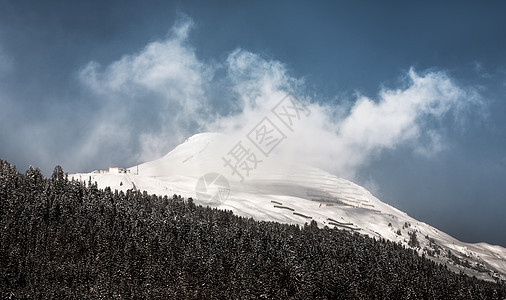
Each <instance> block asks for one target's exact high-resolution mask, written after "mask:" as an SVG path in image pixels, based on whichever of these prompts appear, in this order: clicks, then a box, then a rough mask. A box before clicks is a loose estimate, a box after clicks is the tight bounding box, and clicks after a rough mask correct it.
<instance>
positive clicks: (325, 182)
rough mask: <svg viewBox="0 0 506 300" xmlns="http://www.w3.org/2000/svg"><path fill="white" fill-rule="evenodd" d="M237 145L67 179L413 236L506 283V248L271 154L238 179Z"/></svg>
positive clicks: (447, 259) (429, 249)
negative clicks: (233, 162) (462, 235)
mask: <svg viewBox="0 0 506 300" xmlns="http://www.w3.org/2000/svg"><path fill="white" fill-rule="evenodd" d="M237 142H238V140H237V139H234V138H230V137H227V136H225V135H221V134H216V133H203V134H197V135H195V136H192V137H191V138H189V139H188V140H186V141H185V142H184V143H183V144H181V145H179V146H177V147H176V148H175V149H174V150H172V151H171V152H169V153H168V154H167V155H165V156H164V157H162V158H160V159H158V160H155V161H151V162H147V163H144V164H141V165H138V166H134V167H131V168H129V169H128V172H127V173H120V174H96V173H78V174H72V175H70V177H73V178H74V179H77V180H82V181H88V180H89V178H90V177H91V180H92V181H93V182H97V184H98V186H99V187H101V188H103V187H106V186H109V187H111V188H112V189H118V190H123V191H126V190H128V189H135V190H142V191H147V192H148V193H151V194H157V195H168V196H172V195H174V194H178V195H182V196H184V197H193V198H194V201H195V203H197V204H202V205H209V206H212V207H217V208H220V209H228V210H232V211H233V212H234V213H235V214H237V215H240V216H245V217H253V218H254V219H256V220H265V221H277V222H282V223H291V224H300V225H302V224H304V223H306V222H307V223H309V222H311V221H312V220H314V221H316V222H317V223H318V225H319V226H321V227H323V226H329V227H337V228H340V229H344V230H350V231H356V232H359V233H361V234H366V235H369V236H371V237H376V238H384V239H388V240H391V241H394V242H398V243H402V244H403V245H406V246H407V247H409V245H408V242H409V240H410V234H412V233H416V237H417V240H418V242H419V246H418V247H412V248H415V249H417V251H418V253H419V254H420V255H422V254H425V255H426V257H428V258H430V259H432V260H434V261H437V262H442V263H446V264H447V265H448V267H449V268H450V269H452V270H454V271H459V270H462V271H464V272H466V273H467V274H469V275H475V276H477V277H479V278H483V279H489V280H490V279H495V278H501V279H503V280H506V249H505V248H503V247H500V246H493V245H489V244H486V243H477V244H469V243H463V242H460V241H458V240H457V239H455V238H453V237H451V236H449V235H448V234H446V233H444V232H441V231H439V230H437V229H436V228H434V227H432V226H430V225H428V224H426V223H423V222H420V221H417V220H415V219H413V218H411V217H410V216H408V215H407V214H406V213H404V212H402V211H400V210H398V209H396V208H394V207H392V206H390V205H388V204H386V203H383V202H381V201H380V200H379V199H377V198H376V197H374V196H373V195H372V194H371V193H370V192H369V191H367V190H366V189H364V188H363V187H361V186H359V185H357V184H354V183H353V182H351V181H348V180H345V179H342V178H338V177H336V176H334V175H332V174H330V173H328V172H325V171H323V170H320V169H316V168H312V167H308V166H304V165H300V164H297V163H294V162H292V161H289V160H286V159H284V158H283V157H276V156H275V155H270V156H269V157H262V161H261V162H257V167H256V168H255V169H252V170H250V173H249V176H245V177H244V180H243V181H241V178H240V177H239V176H238V175H237V174H234V173H233V171H232V168H231V167H230V166H227V165H226V164H225V160H224V158H226V159H229V158H230V157H231V153H233V152H234V151H233V149H234V147H235V146H237ZM249 150H250V152H252V150H251V149H249ZM236 154H237V153H236ZM245 157H249V156H245ZM249 164H250V166H251V165H252V160H250V161H249ZM220 174H221V176H220ZM204 175H205V176H204ZM206 188H207V190H206ZM214 196H216V197H214ZM449 251H450V252H449Z"/></svg>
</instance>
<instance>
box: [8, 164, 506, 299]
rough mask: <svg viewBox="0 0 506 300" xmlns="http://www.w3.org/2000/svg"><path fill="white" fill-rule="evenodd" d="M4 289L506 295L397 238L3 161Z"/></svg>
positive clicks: (56, 293)
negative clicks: (257, 216)
mask: <svg viewBox="0 0 506 300" xmlns="http://www.w3.org/2000/svg"><path fill="white" fill-rule="evenodd" d="M0 205H1V207H0V233H1V236H0V274H1V278H0V298H1V299H11V298H12V299H19V298H28V299H37V298H44V299H46V298H48V299H49V298H78V299H87V298H88V299H96V298H101V299H102V298H103V299H110V298H121V299H124V298H143V299H147V298H150V299H151V298H160V299H228V298H233V299H253V298H265V299H505V298H506V286H505V285H504V283H493V282H486V281H481V280H478V279H476V278H471V277H468V276H466V275H463V274H456V273H453V272H451V271H449V270H448V269H446V268H445V266H442V265H438V264H435V263H434V262H432V261H429V260H427V259H425V258H422V257H419V256H418V255H417V254H416V253H415V252H414V251H413V250H410V249H406V248H404V247H402V246H400V245H398V244H395V243H392V242H389V241H385V240H375V239H372V238H369V237H365V236H362V235H358V234H352V233H350V232H347V231H343V230H338V229H329V228H323V229H319V228H318V227H317V226H316V223H314V222H313V223H311V224H308V225H306V226H303V227H299V226H294V225H286V224H279V223H273V222H258V221H254V220H253V219H248V218H242V217H238V216H235V215H233V214H232V212H230V211H222V210H217V209H211V208H207V207H201V206H197V205H195V204H194V203H193V201H192V200H191V199H187V200H185V199H182V198H181V197H177V196H174V197H172V198H169V197H158V196H154V195H148V194H146V193H141V192H136V191H128V192H127V193H123V192H119V193H118V192H116V191H111V190H110V189H105V190H99V189H98V188H97V186H96V184H93V183H91V182H89V183H81V182H76V181H69V180H68V179H67V178H66V175H65V174H64V172H63V170H62V168H61V167H56V168H55V170H54V172H53V175H52V176H51V177H50V178H44V177H43V176H42V175H41V173H40V171H39V170H38V169H33V168H30V169H29V170H28V171H27V172H26V173H25V174H21V173H19V172H17V171H16V168H15V167H14V166H12V165H10V164H8V163H6V162H3V161H1V160H0Z"/></svg>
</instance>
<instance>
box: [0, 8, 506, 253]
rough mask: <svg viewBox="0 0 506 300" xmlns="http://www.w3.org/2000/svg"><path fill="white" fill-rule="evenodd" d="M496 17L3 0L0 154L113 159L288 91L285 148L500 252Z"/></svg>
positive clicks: (502, 154) (505, 183) (249, 112)
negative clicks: (292, 122)
mask: <svg viewBox="0 0 506 300" xmlns="http://www.w3.org/2000/svg"><path fill="white" fill-rule="evenodd" d="M504 15H506V4H504V3H503V2H499V1H490V2H480V3H478V2H471V1H445V2H444V3H440V2H438V1H424V2H418V3H413V2H406V1H383V2H379V1H341V2H338V3H334V2H331V1H329V2H323V1H322V2H318V3H306V2H302V1H301V2H294V1H277V2H276V3H269V2H267V1H265V2H254V3H253V2H239V1H222V2H214V3H210V2H209V3H208V2H202V3H199V2H190V1H181V2H168V1H147V2H146V1H143V2H140V1H137V2H136V1H121V2H120V1H108V2H107V3H102V2H98V1H96V2H94V1H87V2H86V3H85V2H80V1H44V2H41V1H23V2H21V1H1V2H0V157H1V158H2V159H5V160H7V161H9V162H11V163H14V164H16V165H17V166H18V169H19V170H25V169H26V168H27V167H28V166H29V165H30V164H32V165H35V166H39V167H41V168H42V170H43V171H44V173H45V174H50V172H51V170H52V168H53V167H54V166H55V165H57V164H60V165H62V166H63V167H64V168H65V170H66V171H68V172H74V171H91V170H94V169H98V168H104V167H107V166H108V165H121V166H129V165H133V164H136V163H140V162H143V161H146V160H149V159H153V158H156V157H159V156H160V155H163V154H165V153H166V152H168V151H169V150H170V149H171V148H172V147H174V146H175V145H177V144H179V143H180V142H182V141H184V140H185V139H186V138H187V137H188V136H190V135H192V134H194V133H197V132H200V131H207V130H221V131H225V132H227V130H230V128H232V127H234V126H240V124H241V122H243V121H244V120H248V118H253V119H254V116H255V110H256V109H257V108H256V107H258V106H259V105H260V104H261V103H262V99H264V98H268V97H270V96H271V95H273V94H276V93H277V92H279V91H284V90H287V91H290V92H292V93H295V94H296V95H297V96H299V97H300V98H301V99H304V101H307V103H308V105H310V107H311V109H312V112H313V114H312V116H313V118H312V119H311V122H312V123H311V124H307V126H306V127H307V128H308V129H307V130H306V131H303V130H301V131H300V132H299V138H300V139H299V141H303V143H304V145H305V147H304V148H305V149H306V151H308V152H306V153H303V152H300V151H299V150H297V151H295V150H294V152H293V153H292V154H294V155H299V156H296V157H299V158H300V157H303V156H304V157H306V156H311V155H309V154H311V153H312V154H313V155H312V156H314V157H316V156H318V157H319V158H320V159H319V160H317V159H313V160H311V161H309V162H308V163H312V164H314V165H316V166H319V167H322V168H324V169H326V170H328V171H331V172H333V173H336V174H337V175H340V176H343V177H347V178H350V179H353V180H354V181H356V182H357V183H359V184H361V185H364V186H365V187H367V188H369V189H370V190H372V191H373V192H374V193H375V194H376V195H377V196H378V197H379V198H380V199H381V200H383V201H385V202H387V203H390V204H393V205H394V206H396V207H398V208H399V209H401V210H403V211H406V212H407V213H408V214H410V215H411V216H413V217H415V218H417V219H419V220H422V221H425V222H427V223H429V224H431V225H433V226H435V227H437V228H440V229H442V230H444V231H446V232H448V233H450V234H452V235H453V236H455V237H457V238H459V239H461V240H463V241H468V242H479V241H486V242H489V243H494V244H500V245H503V246H506V236H505V235H504V228H506V218H505V217H504V216H505V215H506V99H505V95H506V54H505V53H506V38H505V37H506V21H505V20H504V17H503V16H504ZM292 146H293V148H297V147H296V146H294V145H292ZM299 148H300V147H299ZM285 150H286V151H289V150H290V149H285ZM326 162H327V163H326Z"/></svg>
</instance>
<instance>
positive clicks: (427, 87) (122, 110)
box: [80, 18, 479, 177]
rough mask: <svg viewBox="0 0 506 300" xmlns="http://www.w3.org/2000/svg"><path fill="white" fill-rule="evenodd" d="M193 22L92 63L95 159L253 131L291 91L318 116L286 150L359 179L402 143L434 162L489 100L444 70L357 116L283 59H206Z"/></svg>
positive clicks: (373, 102)
mask: <svg viewBox="0 0 506 300" xmlns="http://www.w3.org/2000/svg"><path fill="white" fill-rule="evenodd" d="M192 26H193V22H192V21H191V20H189V19H188V18H182V19H180V20H179V21H178V22H177V23H176V25H175V27H174V28H173V29H172V31H171V35H170V36H169V37H168V38H167V39H164V40H160V41H156V42H152V43H150V44H148V45H147V46H146V47H145V48H144V49H142V50H141V51H140V52H138V53H136V54H133V55H125V56H123V57H122V58H121V59H119V60H118V61H116V62H113V63H112V64H110V65H108V66H106V67H101V66H100V65H99V64H98V63H96V62H90V63H89V64H88V65H86V66H85V67H84V68H83V69H82V70H81V72H80V78H81V80H82V82H83V83H84V84H86V86H87V87H89V88H90V89H92V90H93V91H94V92H95V93H96V94H97V96H98V97H100V98H101V99H103V100H104V103H103V104H102V106H101V107H102V108H101V111H100V112H99V113H98V114H97V115H98V117H97V119H96V120H95V122H96V123H95V125H94V126H93V127H94V129H93V130H92V133H91V134H90V135H89V138H88V140H86V141H85V144H87V145H88V146H87V148H86V147H85V148H86V149H88V150H86V151H87V153H97V151H100V149H101V148H102V149H103V148H105V146H104V147H102V146H97V145H103V144H104V142H107V141H109V143H118V144H119V145H121V147H122V149H130V150H128V151H130V152H128V151H127V154H128V153H129V155H134V153H135V154H136V155H137V156H136V159H137V160H140V161H145V160H151V159H154V158H156V157H160V156H161V155H163V154H165V153H166V152H167V151H169V150H170V148H171V147H173V146H175V145H176V144H177V143H179V142H181V141H182V140H184V139H186V138H187V137H188V136H189V135H191V134H194V133H197V132H199V131H209V130H210V131H220V132H223V133H226V134H229V135H237V134H244V133H245V132H246V131H249V130H250V129H251V128H252V127H253V126H254V125H255V124H256V123H257V122H259V121H260V120H261V119H262V118H263V117H264V116H267V115H268V114H269V113H270V109H271V108H272V107H273V106H274V105H275V104H276V103H277V102H278V101H279V100H280V99H281V98H282V97H283V95H285V94H286V93H287V92H289V93H292V94H294V95H296V96H297V97H298V98H299V99H301V100H303V101H305V102H306V103H307V105H308V107H309V109H310V110H311V115H310V116H309V117H308V118H305V119H303V120H302V121H301V122H300V123H299V124H298V125H297V127H296V128H295V131H294V133H293V134H292V135H291V137H290V138H289V139H287V140H286V143H283V144H282V145H281V146H280V147H279V149H276V151H278V153H279V154H282V157H284V158H286V159H291V160H298V161H303V162H306V163H310V164H312V165H315V166H318V167H322V168H325V169H327V170H329V171H332V172H335V173H338V174H340V175H343V176H348V177H351V176H353V174H354V172H355V170H357V168H359V167H361V166H363V165H364V164H367V163H368V161H369V160H370V159H371V158H373V157H374V156H375V155H377V154H378V153H381V151H384V150H387V149H395V148H396V147H399V146H400V145H410V146H411V147H412V149H413V151H414V152H415V153H417V154H420V155H423V156H426V157H430V156H431V155H434V154H436V153H438V152H439V151H442V150H443V149H445V147H446V145H445V140H444V136H443V135H442V133H441V132H439V129H438V123H439V122H440V121H441V120H443V119H444V118H446V117H447V116H448V115H453V116H455V117H456V118H458V116H459V112H461V111H466V110H467V107H468V106H469V105H470V103H478V102H477V101H478V100H479V97H478V96H477V93H475V92H474V90H472V89H464V88H462V87H459V86H458V84H456V83H455V82H454V81H452V80H451V78H450V77H449V76H447V75H446V74H445V73H444V72H426V73H417V72H416V71H414V70H413V69H411V70H409V72H408V73H407V74H406V76H405V86H404V87H403V88H399V89H383V90H381V91H380V93H379V94H378V96H377V97H376V98H375V99H372V98H368V97H365V96H361V95H357V96H356V99H351V100H350V101H354V105H353V106H352V107H351V109H349V110H348V107H345V106H344V105H343V106H329V105H327V104H325V103H319V102H318V99H310V98H308V97H307V96H306V95H305V93H304V81H303V80H301V79H297V78H294V77H292V76H290V75H289V74H288V72H287V70H286V68H285V66H284V65H283V64H282V63H281V62H279V61H275V60H269V59H265V58H263V57H261V56H259V55H257V54H254V53H251V52H248V51H245V50H242V49H237V50H235V51H233V52H231V53H230V54H229V55H228V57H227V58H226V59H225V60H223V61H219V62H217V63H206V62H204V61H202V60H200V59H199V58H198V57H197V56H196V54H195V51H194V49H193V48H192V47H191V46H190V45H188V44H187V38H188V34H189V31H190V29H191V27H192ZM218 70H224V72H217V71H218ZM219 74H224V75H219ZM477 99H478V100H477ZM344 112H345V113H344ZM111 115H112V116H113V117H110V116H111ZM118 131H119V132H122V133H121V134H119V135H118V134H117V132H118ZM134 145H137V146H134ZM97 147H98V148H97ZM90 148H93V149H94V150H93V151H91V150H89V149H90Z"/></svg>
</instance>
